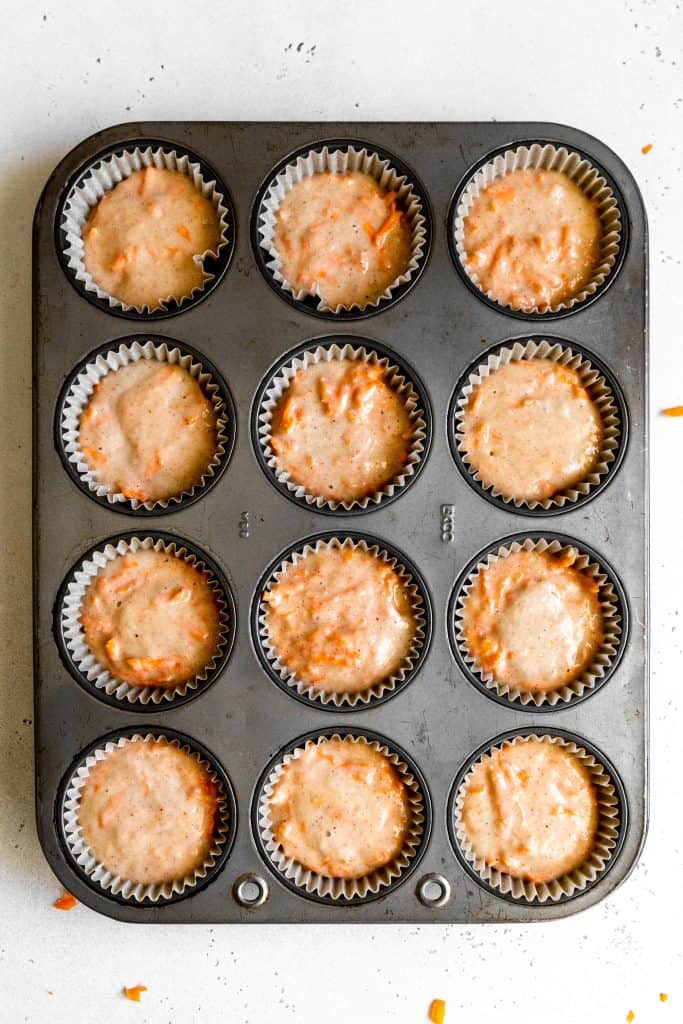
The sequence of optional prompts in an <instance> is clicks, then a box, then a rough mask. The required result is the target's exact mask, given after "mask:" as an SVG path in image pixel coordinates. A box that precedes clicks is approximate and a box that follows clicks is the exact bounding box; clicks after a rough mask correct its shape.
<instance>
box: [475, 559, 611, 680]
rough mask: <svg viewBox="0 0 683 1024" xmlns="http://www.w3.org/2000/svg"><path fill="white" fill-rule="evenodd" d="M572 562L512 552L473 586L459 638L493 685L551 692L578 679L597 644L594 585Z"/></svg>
mask: <svg viewBox="0 0 683 1024" xmlns="http://www.w3.org/2000/svg"><path fill="white" fill-rule="evenodd" d="M575 557H576V556H575V554H573V553H572V552H567V553H564V552H561V553H560V554H559V555H550V554H548V553H547V552H545V551H543V552H541V551H519V552H516V553H513V554H510V555H507V556H505V557H502V558H499V559H497V560H496V561H494V562H493V563H492V564H490V565H488V566H487V567H486V568H484V569H482V570H481V571H480V572H479V573H478V574H477V575H476V576H475V578H474V582H473V585H472V589H471V590H470V592H469V594H468V595H467V597H466V598H465V601H464V603H463V618H462V630H463V633H464V636H465V641H466V643H467V647H468V648H469V652H470V654H471V655H472V657H473V658H474V660H475V662H476V664H477V665H479V666H480V667H481V668H482V669H484V671H486V672H490V673H491V674H492V675H493V678H494V679H495V681H496V682H497V683H506V684H507V685H508V686H511V687H514V688H517V689H520V690H525V691H534V690H554V689H557V688H558V687H560V686H565V685H566V684H567V683H571V682H573V680H575V679H577V678H578V677H579V676H580V675H581V673H582V672H584V671H585V669H587V668H588V666H589V665H590V664H591V663H592V662H593V660H594V658H595V655H596V654H597V652H598V650H599V647H600V644H601V643H602V638H603V621H602V610H601V608H600V600H599V595H598V590H599V588H598V584H597V583H596V582H595V580H594V579H592V578H591V577H590V576H588V575H586V574H585V573H583V572H581V571H580V570H578V569H575V568H573V565H572V563H573V561H574V560H575Z"/></svg>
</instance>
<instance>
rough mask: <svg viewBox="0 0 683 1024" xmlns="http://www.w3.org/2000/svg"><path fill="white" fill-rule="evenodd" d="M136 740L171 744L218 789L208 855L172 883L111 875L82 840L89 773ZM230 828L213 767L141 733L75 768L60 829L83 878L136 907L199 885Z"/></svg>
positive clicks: (90, 756) (165, 740)
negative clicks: (81, 817)
mask: <svg viewBox="0 0 683 1024" xmlns="http://www.w3.org/2000/svg"><path fill="white" fill-rule="evenodd" d="M135 740H143V741H144V742H145V743H170V744H171V745H172V746H174V747H177V748H178V750H182V751H183V752H184V753H187V754H190V755H191V756H192V757H193V758H194V759H195V760H196V761H197V762H198V763H199V764H200V765H201V766H202V768H204V770H205V771H206V772H207V773H208V775H209V778H210V779H211V781H212V782H213V783H214V784H215V785H216V787H217V813H216V823H215V829H214V839H213V844H212V846H211V849H210V851H209V855H208V857H207V858H206V860H205V861H204V863H203V864H201V865H200V866H199V867H198V868H196V869H195V871H194V872H193V873H192V874H189V875H186V876H185V877H184V878H178V879H174V880H173V881H172V882H162V883H148V884H145V883H143V882H134V881H131V880H130V879H126V878H121V877H120V876H119V875H115V874H113V873H112V872H111V871H109V870H108V869H107V868H106V867H105V865H104V864H102V862H101V861H98V860H97V858H96V857H95V855H94V854H93V853H92V851H91V849H90V847H89V846H88V844H87V842H86V840H85V837H84V836H83V834H82V831H81V826H80V823H79V820H78V815H79V810H80V805H81V792H82V789H83V786H84V785H85V781H86V779H87V778H88V775H89V774H90V772H91V770H92V769H93V768H94V767H95V765H96V764H97V763H98V762H99V761H103V760H104V759H105V758H106V757H107V755H108V754H111V753H112V751H114V750H116V749H117V748H118V747H124V746H126V744H127V743H131V742H133V741H135ZM232 827H233V826H232V822H231V821H230V810H229V804H228V797H227V794H226V792H225V789H224V786H223V784H222V782H221V779H220V778H219V776H218V775H217V774H216V772H215V770H214V768H213V766H212V765H211V764H210V763H209V762H208V761H206V760H205V759H204V758H203V757H202V756H201V755H200V754H199V753H198V752H197V751H195V750H193V749H192V748H191V747H190V746H188V745H186V744H184V743H181V742H180V741H179V740H177V739H171V738H168V737H166V736H157V735H156V734H153V733H144V732H140V733H135V734H134V735H133V736H121V737H120V738H119V739H118V740H116V741H111V740H110V741H109V742H107V743H105V744H104V745H103V746H102V747H98V748H97V749H96V750H95V751H93V753H91V754H88V756H87V757H86V758H85V759H84V760H83V761H82V762H81V764H80V765H79V766H78V768H77V769H76V771H75V772H74V774H73V776H72V777H71V780H70V781H69V783H68V786H67V789H66V794H65V797H64V804H63V810H62V829H63V834H64V838H65V839H66V843H67V846H68V848H69V852H70V854H71V856H72V858H73V859H74V861H75V862H76V864H77V865H78V867H79V868H80V870H81V871H82V873H83V874H84V875H86V876H87V877H88V878H89V879H90V881H91V882H97V884H98V885H99V886H100V887H101V888H102V889H103V890H104V891H105V892H108V893H111V894H112V895H113V896H120V897H122V898H123V899H126V900H131V901H134V902H137V903H141V902H142V901H144V900H150V901H152V902H154V903H158V902H160V901H163V900H169V899H171V898H172V897H174V896H182V895H183V893H185V891H186V890H187V889H190V888H192V887H193V886H195V885H197V883H198V882H201V881H203V880H204V879H205V878H206V876H207V875H208V874H209V873H210V872H211V871H212V869H213V868H214V867H215V865H216V863H217V861H218V859H219V857H220V856H221V853H222V851H223V847H224V846H225V844H226V842H227V840H228V837H229V835H230V830H231V828H232Z"/></svg>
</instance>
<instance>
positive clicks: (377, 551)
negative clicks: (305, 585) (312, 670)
mask: <svg viewBox="0 0 683 1024" xmlns="http://www.w3.org/2000/svg"><path fill="white" fill-rule="evenodd" d="M330 548H332V549H335V550H339V551H341V550H352V549H358V550H360V551H364V552H366V553H367V554H370V555H374V557H375V558H377V559H378V560H379V561H381V562H384V563H385V564H386V565H389V566H390V567H391V568H392V569H393V570H394V572H395V573H396V574H397V575H398V577H399V579H400V580H401V582H402V583H403V585H404V586H405V589H406V593H407V594H408V595H409V597H410V601H411V605H412V612H413V616H414V618H415V634H414V636H413V641H412V644H411V646H410V650H409V651H408V654H407V655H406V658H405V660H404V662H403V664H402V665H401V667H400V668H399V669H398V671H397V672H395V673H394V674H393V675H390V676H387V678H386V679H382V680H380V681H379V682H378V683H375V684H374V685H373V686H370V687H368V688H367V689H366V690H360V691H357V692H355V693H337V692H335V691H334V690H325V689H321V688H320V687H316V686H313V685H312V684H311V683H306V682H304V681H303V680H301V679H297V677H296V675H295V674H294V673H292V672H290V671H289V670H288V669H287V668H286V666H285V665H283V664H282V662H281V661H280V659H279V657H278V654H277V649H276V648H274V647H273V646H272V645H271V643H270V638H269V636H268V625H267V624H268V614H267V612H268V609H267V605H266V604H265V603H264V601H263V599H261V602H260V612H259V619H258V621H259V641H260V643H261V647H262V648H263V651H264V653H265V655H266V657H267V659H268V661H269V662H270V665H271V667H272V668H273V670H274V671H275V672H277V674H278V675H279V677H280V678H281V679H282V680H283V682H285V683H286V684H287V685H288V686H289V687H291V688H292V689H293V690H295V691H296V692H297V693H298V694H300V695H301V696H302V697H307V698H308V699H309V700H311V701H317V702H319V703H320V704H324V705H329V704H331V705H333V706H334V707H342V706H344V705H346V706H348V707H357V706H358V705H361V706H364V705H368V704H370V703H371V702H373V701H376V700H379V699H380V698H382V697H384V696H385V695H386V694H387V693H389V692H391V691H392V690H395V689H396V687H397V686H399V685H400V684H401V683H403V682H404V680H405V679H406V677H407V676H408V675H409V673H410V672H412V670H413V667H414V666H415V665H416V664H417V662H418V660H419V658H420V655H421V653H422V649H423V647H424V645H425V640H426V638H425V630H426V620H425V601H424V596H423V594H422V590H421V588H420V587H419V586H418V584H417V583H416V582H415V579H414V577H413V576H411V574H410V572H409V571H408V569H406V567H405V566H404V565H402V564H401V562H400V560H399V559H398V558H396V557H394V556H393V555H390V554H389V552H388V551H385V550H384V549H383V548H382V547H381V545H379V544H372V545H369V544H367V543H366V541H364V540H356V539H353V538H351V537H346V538H345V539H343V540H339V538H337V537H333V538H332V539H331V540H326V541H323V540H319V541H317V542H316V543H315V544H313V545H311V544H305V545H304V546H303V547H302V548H301V549H300V550H298V551H294V552H293V553H292V554H291V555H289V556H288V557H287V558H286V559H285V560H284V561H283V562H282V563H281V564H280V565H279V566H278V568H277V569H275V571H274V572H273V573H272V574H271V576H270V579H269V580H268V583H267V584H266V587H265V589H266V590H270V589H271V588H272V587H273V585H274V584H275V583H277V582H278V581H279V580H280V579H281V577H282V575H283V573H284V572H285V571H286V569H287V568H288V567H289V566H291V565H296V564H297V562H300V561H301V560H302V559H304V558H306V557H307V556H308V555H311V554H313V553H314V552H318V551H324V550H326V549H330Z"/></svg>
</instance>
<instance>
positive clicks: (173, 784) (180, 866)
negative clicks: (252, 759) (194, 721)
mask: <svg viewBox="0 0 683 1024" xmlns="http://www.w3.org/2000/svg"><path fill="white" fill-rule="evenodd" d="M216 797H217V793H216V786H215V784H214V783H213V782H212V780H211V778H210V777H209V775H208V773H207V772H206V771H205V769H204V768H203V767H202V766H201V765H200V764H199V763H198V762H197V760H196V759H195V758H194V757H191V756H190V755H189V754H187V753H185V752H184V751H182V750H179V749H178V748H177V747H176V746H174V745H172V744H170V743H167V742H165V741H159V742H148V741H145V740H132V741H131V742H130V743H126V744H125V745H124V746H123V747H117V748H116V750H113V751H112V752H111V753H110V754H107V755H106V757H105V758H104V760H102V761H98V763H97V764H96V765H95V767H94V768H93V769H92V770H91V771H90V774H89V775H88V777H87V779H86V781H85V784H84V786H83V789H82V793H81V802H80V807H79V811H78V821H79V824H80V826H81V830H82V834H83V839H84V840H85V842H86V843H87V845H88V846H89V848H90V850H91V852H92V853H93V855H94V856H95V857H96V858H97V860H98V861H99V862H100V863H101V864H103V865H104V866H105V868H107V870H108V871H111V872H112V874H113V875H117V876H119V877H120V878H123V879H126V880H129V881H132V882H139V883H143V884H145V885H154V884H161V883H163V882H170V881H174V880H175V879H183V878H184V877H185V876H186V875H190V874H192V872H193V871H195V870H196V869H197V868H199V867H200V866H201V865H202V864H203V863H204V862H205V861H206V859H207V856H208V854H209V851H210V849H211V845H212V838H213V834H214V820H215V816H216V806H217V801H216Z"/></svg>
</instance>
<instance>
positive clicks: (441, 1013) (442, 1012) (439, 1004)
mask: <svg viewBox="0 0 683 1024" xmlns="http://www.w3.org/2000/svg"><path fill="white" fill-rule="evenodd" d="M429 1019H430V1021H431V1022H432V1024H443V1022H444V1020H445V1019H446V1002H445V1000H443V999H432V1001H431V1003H430V1004H429Z"/></svg>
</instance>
